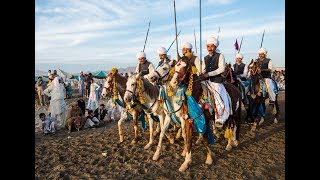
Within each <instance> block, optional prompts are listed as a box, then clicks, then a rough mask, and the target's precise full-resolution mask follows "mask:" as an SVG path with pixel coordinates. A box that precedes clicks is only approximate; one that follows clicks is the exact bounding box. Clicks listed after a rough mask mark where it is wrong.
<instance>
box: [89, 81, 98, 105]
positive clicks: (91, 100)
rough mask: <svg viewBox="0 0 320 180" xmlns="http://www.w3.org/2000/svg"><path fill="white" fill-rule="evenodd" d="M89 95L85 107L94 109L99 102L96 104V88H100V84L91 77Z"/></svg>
mask: <svg viewBox="0 0 320 180" xmlns="http://www.w3.org/2000/svg"><path fill="white" fill-rule="evenodd" d="M90 82H91V83H90V95H89V100H88V105H87V109H89V110H95V109H96V108H97V107H98V106H99V104H98V100H99V99H98V90H99V89H100V86H99V85H98V84H97V83H95V82H94V80H93V79H90Z"/></svg>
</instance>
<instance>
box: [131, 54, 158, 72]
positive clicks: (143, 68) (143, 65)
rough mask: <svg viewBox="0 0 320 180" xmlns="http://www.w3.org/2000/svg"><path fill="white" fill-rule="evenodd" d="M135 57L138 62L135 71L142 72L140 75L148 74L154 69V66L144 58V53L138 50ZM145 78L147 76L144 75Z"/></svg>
mask: <svg viewBox="0 0 320 180" xmlns="http://www.w3.org/2000/svg"><path fill="white" fill-rule="evenodd" d="M136 58H137V59H138V60H139V64H138V65H137V67H136V70H135V72H136V73H140V72H141V73H142V76H145V75H148V74H149V72H152V71H154V66H153V64H152V63H151V62H149V61H148V60H147V59H146V53H144V52H138V53H137V55H136ZM145 78H147V77H146V76H145Z"/></svg>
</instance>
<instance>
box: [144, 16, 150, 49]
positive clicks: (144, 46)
mask: <svg viewBox="0 0 320 180" xmlns="http://www.w3.org/2000/svg"><path fill="white" fill-rule="evenodd" d="M150 23H151V21H150V22H149V27H148V31H147V35H146V40H145V41H144V46H143V50H142V52H144V49H145V48H146V43H147V39H148V34H149V29H150Z"/></svg>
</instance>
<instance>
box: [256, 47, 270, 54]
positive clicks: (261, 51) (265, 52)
mask: <svg viewBox="0 0 320 180" xmlns="http://www.w3.org/2000/svg"><path fill="white" fill-rule="evenodd" d="M258 53H259V54H265V55H267V53H268V51H267V50H266V49H265V48H260V49H259V51H258Z"/></svg>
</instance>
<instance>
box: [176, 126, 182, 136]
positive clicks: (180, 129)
mask: <svg viewBox="0 0 320 180" xmlns="http://www.w3.org/2000/svg"><path fill="white" fill-rule="evenodd" d="M181 131H182V128H181V127H179V129H178V132H177V134H176V139H180V137H181Z"/></svg>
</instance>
